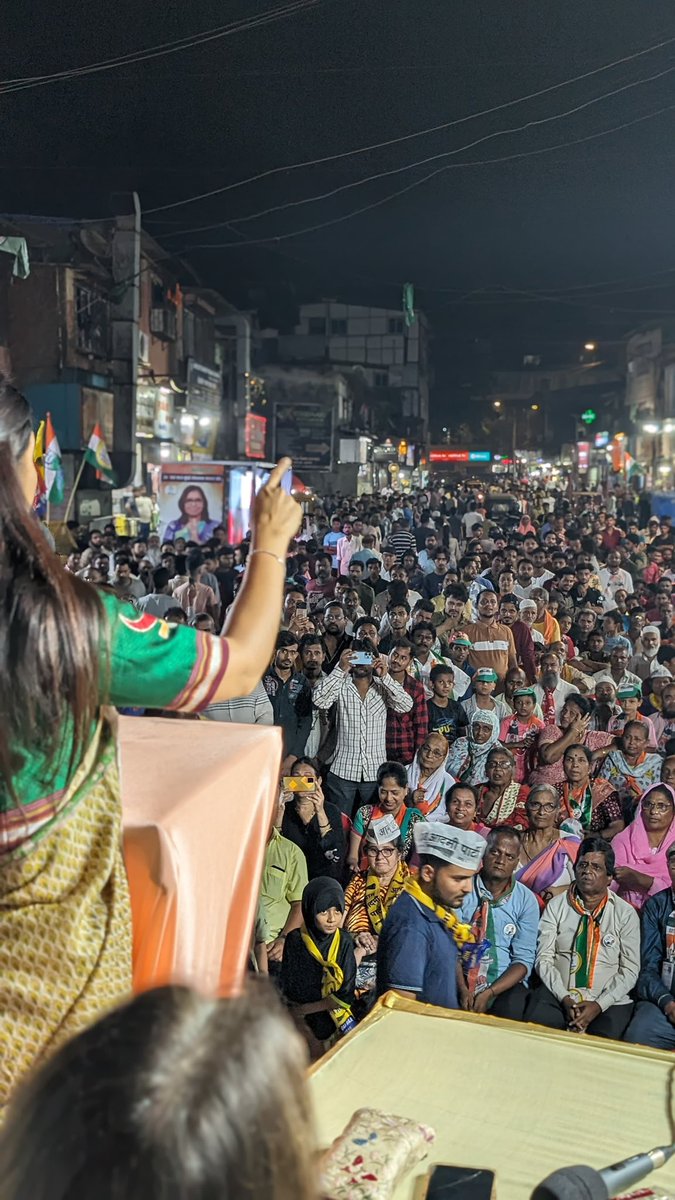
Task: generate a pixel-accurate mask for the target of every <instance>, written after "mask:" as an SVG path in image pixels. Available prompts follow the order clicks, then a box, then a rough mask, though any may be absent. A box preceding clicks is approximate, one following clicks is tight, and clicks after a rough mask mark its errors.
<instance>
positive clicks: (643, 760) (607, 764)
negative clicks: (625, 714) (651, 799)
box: [600, 721, 661, 819]
mask: <svg viewBox="0 0 675 1200" xmlns="http://www.w3.org/2000/svg"><path fill="white" fill-rule="evenodd" d="M600 775H601V777H602V778H603V779H608V780H609V782H610V783H611V784H612V785H613V786H614V789H615V790H616V791H617V792H618V794H619V798H620V800H621V805H622V808H623V811H624V817H628V818H629V819H630V818H631V817H632V814H633V813H634V812H635V808H636V806H637V803H638V801H639V799H640V797H641V796H642V795H643V793H644V792H645V791H646V789H647V788H648V787H651V786H652V784H654V783H658V781H659V779H660V775H661V756H660V755H659V754H653V753H651V752H650V750H649V732H648V730H647V726H646V725H645V723H644V722H643V721H629V722H628V724H627V725H626V726H625V727H624V731H623V735H622V737H621V739H620V742H619V745H618V747H617V748H616V749H615V750H611V751H610V753H609V754H608V755H607V757H606V759H605V761H604V763H603V764H602V766H601V768H600Z"/></svg>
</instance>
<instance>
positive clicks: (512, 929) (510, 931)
mask: <svg viewBox="0 0 675 1200" xmlns="http://www.w3.org/2000/svg"><path fill="white" fill-rule="evenodd" d="M517 932H518V926H517V925H513V924H512V923H511V924H509V925H505V926H504V937H509V938H510V937H513V936H514V935H515V934H516V933H517Z"/></svg>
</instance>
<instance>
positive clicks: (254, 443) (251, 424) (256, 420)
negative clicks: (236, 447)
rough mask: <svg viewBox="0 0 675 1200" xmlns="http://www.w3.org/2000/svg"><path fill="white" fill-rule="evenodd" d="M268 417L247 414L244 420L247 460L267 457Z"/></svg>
mask: <svg viewBox="0 0 675 1200" xmlns="http://www.w3.org/2000/svg"><path fill="white" fill-rule="evenodd" d="M266 436H267V417H260V416H258V415H257V414H256V413H247V414H246V417H245V419H244V446H245V452H246V457H247V458H264V457H265V438H266Z"/></svg>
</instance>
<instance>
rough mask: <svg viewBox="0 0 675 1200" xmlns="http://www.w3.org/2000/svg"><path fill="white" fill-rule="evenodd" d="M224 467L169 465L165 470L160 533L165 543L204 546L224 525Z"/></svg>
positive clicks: (195, 464) (160, 502) (163, 471)
mask: <svg viewBox="0 0 675 1200" xmlns="http://www.w3.org/2000/svg"><path fill="white" fill-rule="evenodd" d="M224 476H225V468H224V466H223V464H222V463H169V464H168V465H167V466H163V467H162V473H161V479H160V486H159V494H158V497H157V502H158V504H159V533H160V537H161V538H162V541H165V542H175V540H176V538H183V539H184V540H185V541H186V542H197V543H198V544H199V545H203V543H204V542H208V540H209V538H212V537H213V533H214V530H215V529H216V527H217V526H218V525H222V523H223V496H224Z"/></svg>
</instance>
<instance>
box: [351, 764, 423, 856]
mask: <svg viewBox="0 0 675 1200" xmlns="http://www.w3.org/2000/svg"><path fill="white" fill-rule="evenodd" d="M387 816H390V817H393V819H394V821H395V822H396V824H397V826H398V829H399V834H400V837H401V843H402V849H403V857H404V858H406V859H407V858H408V857H409V855H410V854H411V852H412V848H413V829H414V828H415V825H416V824H417V822H418V821H424V820H425V817H424V815H423V813H421V812H420V810H419V808H415V807H414V806H413V805H412V804H410V800H409V796H408V776H407V774H406V769H405V767H402V766H401V764H400V763H396V762H386V763H382V766H381V767H380V769H379V771H378V772H377V802H376V803H375V804H364V805H362V806H361V808H360V809H359V810H358V812H357V814H356V816H355V817H354V826H353V829H352V832H351V834H350V835H349V854H348V856H347V867H348V868H349V869H350V870H351V871H353V872H356V871H358V870H364V869H365V868H366V866H367V858H366V855H365V853H364V839H365V837H366V836H367V834H368V830H369V829H370V826H371V824H372V822H373V821H377V820H379V819H380V817H387Z"/></svg>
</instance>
